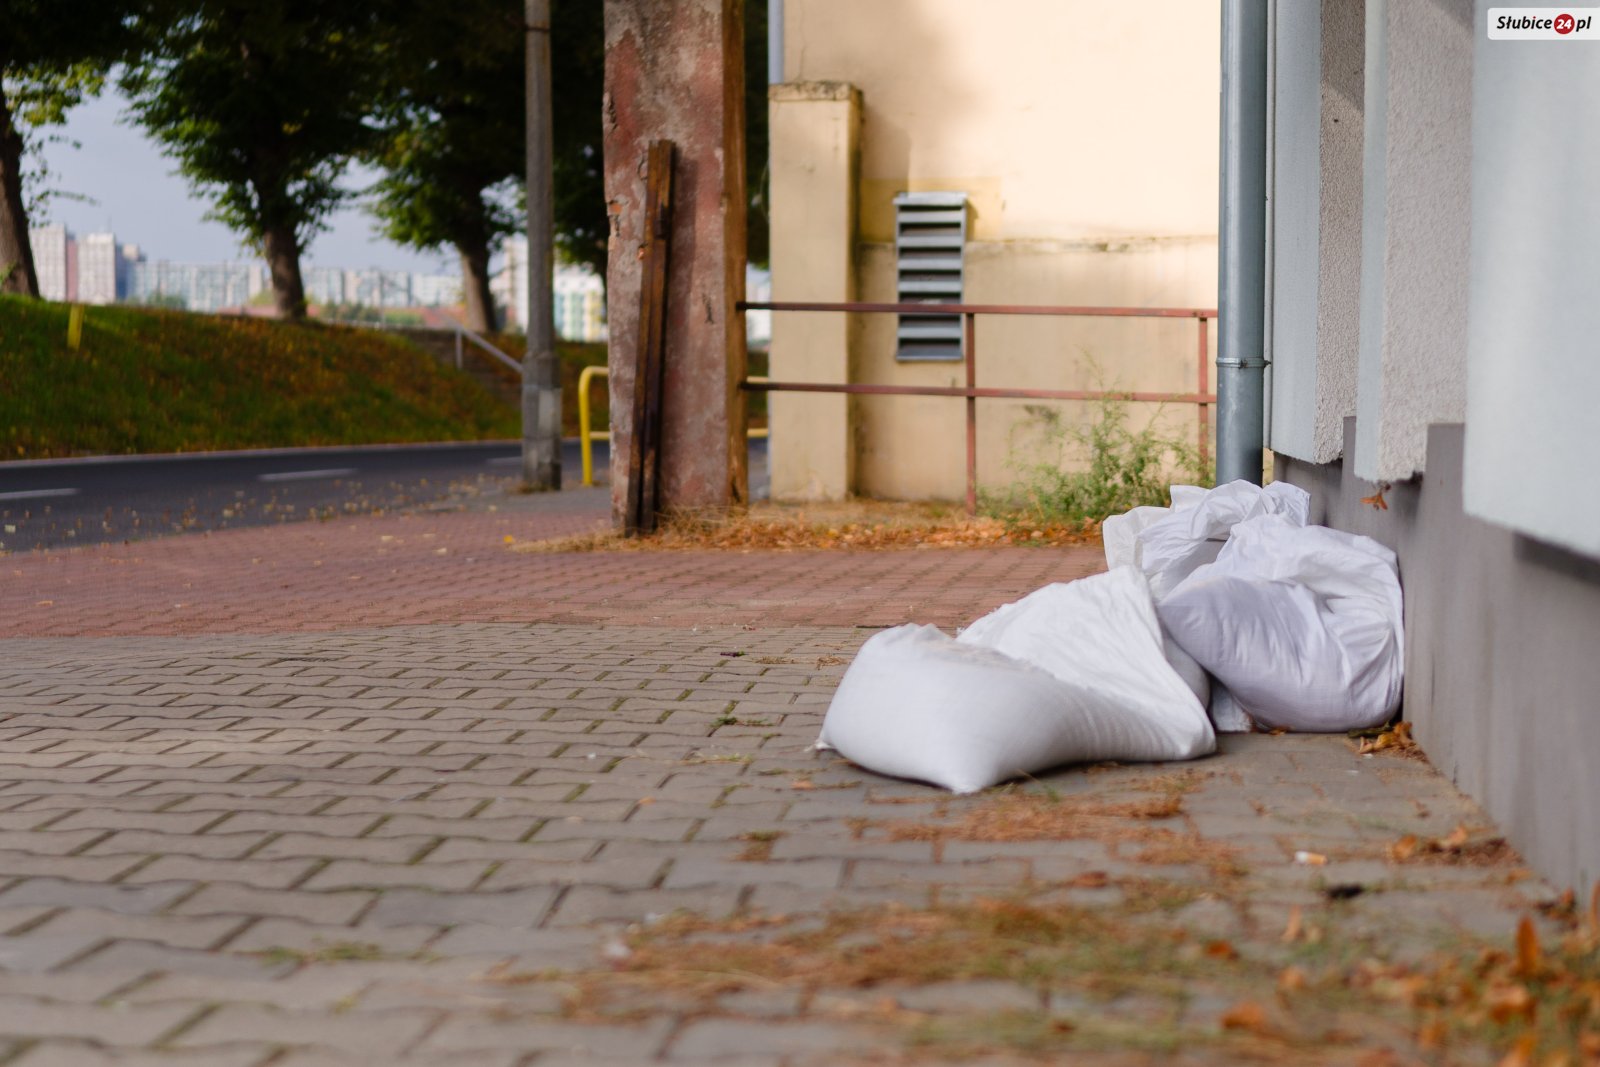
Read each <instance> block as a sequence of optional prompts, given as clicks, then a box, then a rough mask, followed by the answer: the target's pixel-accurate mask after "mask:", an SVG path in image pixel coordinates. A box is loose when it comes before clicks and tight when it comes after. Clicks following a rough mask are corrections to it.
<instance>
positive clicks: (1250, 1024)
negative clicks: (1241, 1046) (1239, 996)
mask: <svg viewBox="0 0 1600 1067" xmlns="http://www.w3.org/2000/svg"><path fill="white" fill-rule="evenodd" d="M1222 1028H1223V1029H1224V1030H1250V1031H1252V1032H1254V1033H1258V1034H1261V1033H1266V1031H1267V1009H1265V1008H1263V1007H1262V1006H1261V1005H1260V1004H1257V1003H1256V1002H1255V1001H1253V1000H1243V1001H1240V1002H1239V1003H1237V1004H1235V1005H1234V1006H1233V1007H1231V1008H1229V1009H1228V1010H1227V1011H1225V1012H1223V1013H1222Z"/></svg>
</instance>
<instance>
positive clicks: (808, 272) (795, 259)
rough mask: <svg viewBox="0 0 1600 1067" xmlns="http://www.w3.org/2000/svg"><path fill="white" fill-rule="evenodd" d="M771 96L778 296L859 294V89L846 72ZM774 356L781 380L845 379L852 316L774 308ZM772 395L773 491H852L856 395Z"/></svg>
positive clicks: (835, 496)
mask: <svg viewBox="0 0 1600 1067" xmlns="http://www.w3.org/2000/svg"><path fill="white" fill-rule="evenodd" d="M768 96H769V100H770V111H769V115H770V121H769V126H768V130H769V136H770V137H771V144H772V298H773V299H774V300H793V301H825V302H830V303H833V302H840V301H848V300H854V299H855V291H856V286H855V256H854V245H855V237H856V175H857V153H858V149H859V142H860V134H861V93H860V91H858V90H857V89H855V88H853V87H852V86H849V85H846V84H844V83H843V82H795V83H791V84H787V85H774V86H773V87H772V88H771V90H770V91H769V94H768ZM771 365H772V377H773V378H774V379H776V380H778V381H793V382H845V381H849V380H850V319H849V316H847V315H833V314H821V313H816V312H794V313H792V314H783V313H781V312H780V313H777V314H775V315H774V316H773V322H772V364H771ZM768 404H769V407H768V413H769V414H768V424H769V425H770V426H771V427H772V440H771V452H770V454H769V462H770V465H771V470H772V496H773V499H775V500H840V499H843V498H844V497H846V496H848V495H849V494H850V492H851V490H852V489H853V488H854V484H855V453H856V450H855V447H854V441H853V439H852V434H851V425H850V411H851V406H850V398H849V397H846V396H842V395H829V394H826V393H815V394H807V393H772V394H770V395H769V397H768Z"/></svg>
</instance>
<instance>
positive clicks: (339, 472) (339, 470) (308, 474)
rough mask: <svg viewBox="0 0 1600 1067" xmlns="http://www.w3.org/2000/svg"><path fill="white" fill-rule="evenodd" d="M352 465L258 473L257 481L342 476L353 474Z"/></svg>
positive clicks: (305, 480) (309, 479) (305, 479)
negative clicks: (314, 469)
mask: <svg viewBox="0 0 1600 1067" xmlns="http://www.w3.org/2000/svg"><path fill="white" fill-rule="evenodd" d="M355 472H356V469H355V468H354V467H329V468H328V469H327V470H320V471H280V472H278V473H277V474H258V475H256V481H258V482H309V481H315V480H316V479H318V478H344V477H347V476H348V475H351V474H354V473H355Z"/></svg>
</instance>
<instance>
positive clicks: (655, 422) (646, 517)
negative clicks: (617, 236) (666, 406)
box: [623, 141, 673, 537]
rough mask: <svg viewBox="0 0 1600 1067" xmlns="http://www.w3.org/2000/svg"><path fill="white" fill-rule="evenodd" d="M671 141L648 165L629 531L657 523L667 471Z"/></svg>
mask: <svg viewBox="0 0 1600 1067" xmlns="http://www.w3.org/2000/svg"><path fill="white" fill-rule="evenodd" d="M672 162H673V145H672V142H671V141H654V142H652V143H651V145H650V151H649V154H648V156H647V157H646V164H645V242H644V247H643V248H642V249H641V253H642V254H641V257H640V259H641V284H640V286H639V346H638V352H637V357H636V358H637V362H636V364H635V370H634V379H633V440H632V442H631V444H630V447H629V449H628V500H627V507H626V509H625V514H624V516H623V527H624V531H625V532H626V533H627V534H628V535H629V536H630V537H631V536H635V535H637V534H641V533H650V532H652V531H653V530H654V529H655V527H656V512H657V510H658V506H659V499H660V486H659V481H660V474H661V390H662V373H663V372H662V367H663V362H664V355H665V350H666V340H667V268H668V265H669V260H670V255H669V253H670V251H671V245H672Z"/></svg>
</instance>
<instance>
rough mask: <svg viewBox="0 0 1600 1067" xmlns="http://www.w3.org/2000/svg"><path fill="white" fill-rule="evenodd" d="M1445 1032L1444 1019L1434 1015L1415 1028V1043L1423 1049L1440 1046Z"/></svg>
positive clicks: (1442, 1043)
mask: <svg viewBox="0 0 1600 1067" xmlns="http://www.w3.org/2000/svg"><path fill="white" fill-rule="evenodd" d="M1446 1033H1447V1031H1446V1029H1445V1025H1444V1020H1443V1019H1441V1018H1439V1017H1438V1016H1437V1015H1435V1016H1433V1017H1432V1018H1430V1019H1429V1020H1428V1021H1427V1022H1425V1023H1423V1024H1422V1026H1420V1027H1419V1028H1418V1029H1417V1045H1418V1047H1420V1048H1425V1049H1436V1048H1440V1047H1442V1046H1443V1045H1444V1039H1445V1034H1446Z"/></svg>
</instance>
